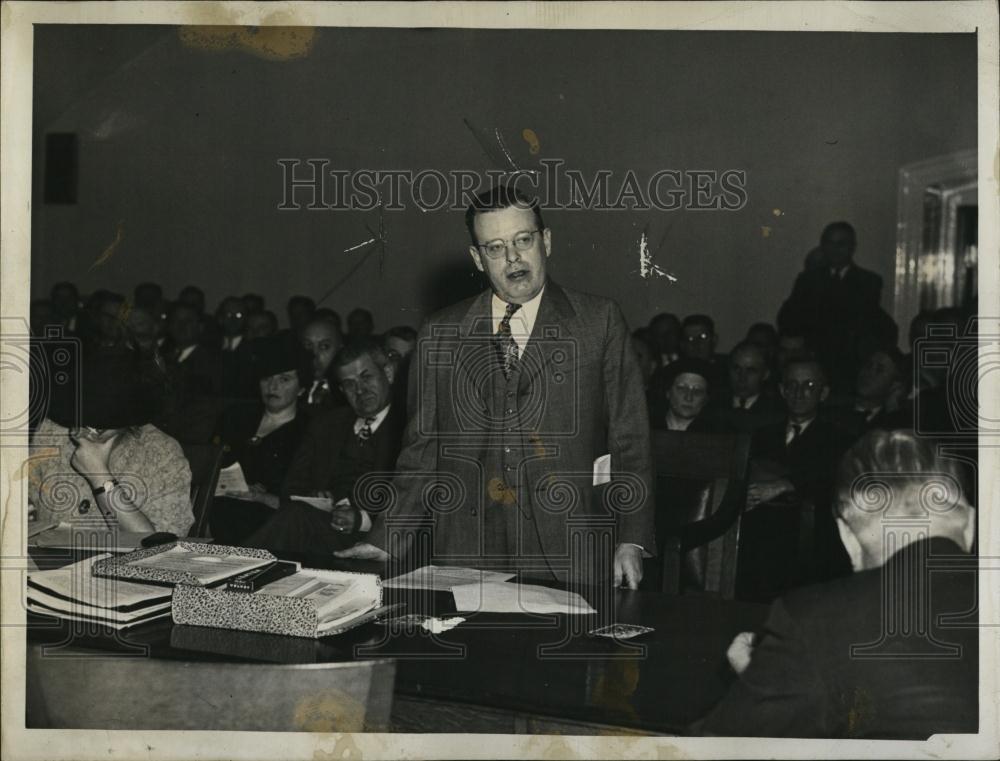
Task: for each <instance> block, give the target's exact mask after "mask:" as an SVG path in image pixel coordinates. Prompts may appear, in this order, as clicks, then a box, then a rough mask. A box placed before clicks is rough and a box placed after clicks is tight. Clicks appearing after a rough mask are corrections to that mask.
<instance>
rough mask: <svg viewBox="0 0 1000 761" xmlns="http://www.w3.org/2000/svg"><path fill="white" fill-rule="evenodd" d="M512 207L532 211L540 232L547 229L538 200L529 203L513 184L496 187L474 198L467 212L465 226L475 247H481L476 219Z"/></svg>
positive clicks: (534, 199) (533, 199)
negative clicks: (481, 215)
mask: <svg viewBox="0 0 1000 761" xmlns="http://www.w3.org/2000/svg"><path fill="white" fill-rule="evenodd" d="M512 206H513V207H516V208H518V209H531V211H532V212H534V215H535V226H536V227H538V229H539V230H544V229H545V221H544V220H543V219H542V210H541V209H540V208H539V206H538V199H537V198H532V199H531V200H530V201H529V200H528V199H527V198H525V197H524V195H523V194H522V193H521V192H520V191H519V190H518V189H517V188H516V187H515V186H514V185H513V184H505V185H496V186H494V187H492V188H490V189H489V190H487V191H484V192H482V193H479V194H477V195H475V196H473V198H472V203H470V204H469V207H468V208H467V209H466V210H465V226H466V227H467V228H469V236H470V237H471V238H472V243H473V245H477V246H478V245H479V240H477V239H476V228H475V221H476V217H477V216H478V215H480V214H485V213H487V212H490V211H501V210H503V209H509V208H510V207H512Z"/></svg>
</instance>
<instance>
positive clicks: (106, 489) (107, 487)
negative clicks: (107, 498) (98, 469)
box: [94, 478, 118, 497]
mask: <svg viewBox="0 0 1000 761" xmlns="http://www.w3.org/2000/svg"><path fill="white" fill-rule="evenodd" d="M116 486H118V479H117V478H112V479H109V480H107V481H105V482H104V483H103V484H101V485H100V486H98V487H97V488H96V489H94V496H95V497H100V496H101V495H102V494H110V493H111V492H112V490H113V489H114V488H115V487H116Z"/></svg>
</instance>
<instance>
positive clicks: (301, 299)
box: [288, 295, 316, 312]
mask: <svg viewBox="0 0 1000 761" xmlns="http://www.w3.org/2000/svg"><path fill="white" fill-rule="evenodd" d="M293 307H306V308H307V309H308V310H309V311H310V312H315V311H316V302H315V301H313V300H312V299H311V298H309V297H308V296H300V295H296V296H292V297H291V298H290V299H289V300H288V311H291V310H292V308H293Z"/></svg>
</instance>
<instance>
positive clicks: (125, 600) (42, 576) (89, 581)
mask: <svg viewBox="0 0 1000 761" xmlns="http://www.w3.org/2000/svg"><path fill="white" fill-rule="evenodd" d="M108 557H111V555H110V554H109V553H104V554H101V555H94V556H93V557H89V558H84V559H83V560H81V561H79V562H78V563H72V564H70V565H67V566H63V567H62V568H55V569H51V570H48V571H36V572H35V573H32V574H29V575H28V579H29V580H30V581H31V583H32V584H36V585H37V586H38V587H40V588H41V589H42V590H43V593H44V592H48V593H52V594H55V595H58V596H60V597H64V598H68V599H69V600H73V601H75V602H76V603H80V604H82V605H84V606H87V607H88V608H110V609H118V608H125V607H129V606H133V605H144V604H146V605H148V604H151V603H155V602H157V601H161V600H169V599H170V594H171V589H170V588H169V587H158V586H154V585H152V584H136V583H134V582H131V581H125V580H123V579H107V578H101V577H98V576H94V575H93V572H92V567H93V565H94V563H95V562H97V561H98V560H103V559H104V558H108ZM28 594H29V595H32V594H33V590H31V589H29V590H28ZM40 599H41V598H40ZM45 601H47V600H45ZM65 605H66V606H67V607H69V608H71V607H72V606H73V605H74V603H73V602H67V603H65Z"/></svg>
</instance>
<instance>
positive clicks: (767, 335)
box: [745, 322, 780, 395]
mask: <svg viewBox="0 0 1000 761" xmlns="http://www.w3.org/2000/svg"><path fill="white" fill-rule="evenodd" d="M745 340H746V341H748V342H749V343H752V344H754V345H755V346H757V347H758V348H759V349H760V350H761V351H762V352H764V361H765V362H766V363H767V369H768V371H769V373H770V376H769V377H768V379H767V382H766V383H765V384H764V388H765V389H766V390H767V391H769V392H771V393H772V395H774V394H777V393H778V378H779V377H780V373H779V371H778V331H777V330H776V329H775V327H774V326H773V325H772V324H771V323H769V322H755V323H754V324H753V325H751V326H750V329H749V330H748V331H747V337H746V339H745Z"/></svg>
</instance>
